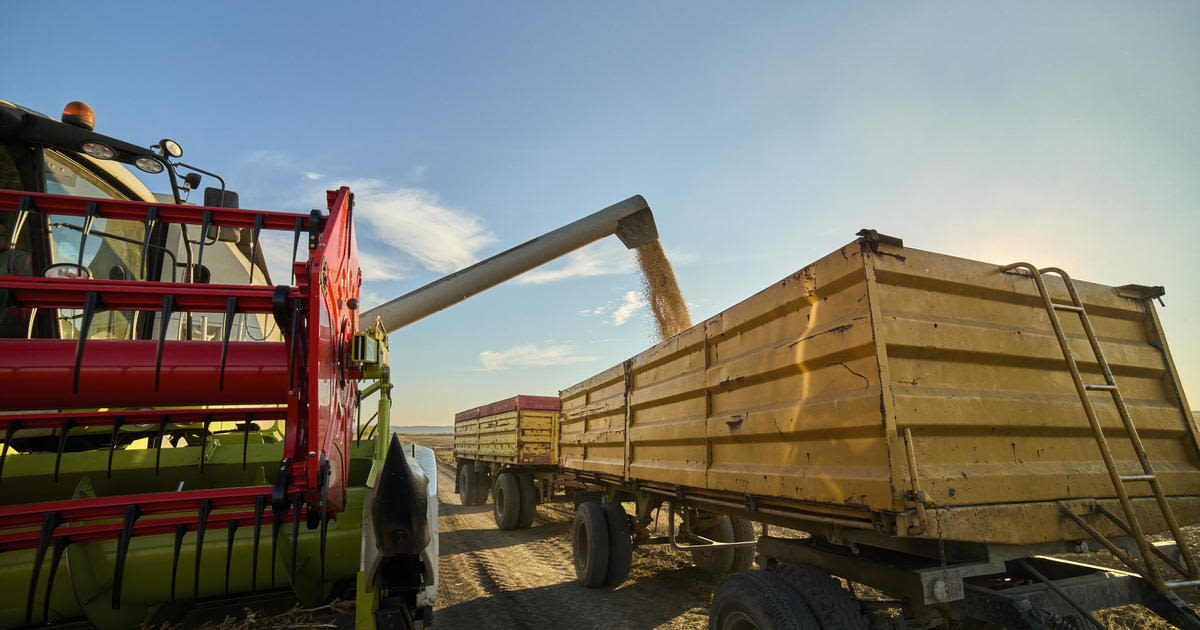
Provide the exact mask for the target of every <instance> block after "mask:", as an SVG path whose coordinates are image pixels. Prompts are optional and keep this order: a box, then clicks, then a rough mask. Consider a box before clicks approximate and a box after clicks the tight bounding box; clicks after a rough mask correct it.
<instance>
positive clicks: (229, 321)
mask: <svg viewBox="0 0 1200 630" xmlns="http://www.w3.org/2000/svg"><path fill="white" fill-rule="evenodd" d="M253 268H254V267H251V269H253ZM236 313H237V298H235V297H233V296H232V295H231V296H229V297H228V298H226V299H225V338H224V339H222V340H221V379H220V382H219V383H218V389H220V390H221V391H225V358H226V357H227V356H228V355H229V334H230V333H231V332H233V316H234V314H236Z"/></svg>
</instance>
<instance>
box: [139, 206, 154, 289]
mask: <svg viewBox="0 0 1200 630" xmlns="http://www.w3.org/2000/svg"><path fill="white" fill-rule="evenodd" d="M142 225H144V226H145V227H146V232H145V235H144V236H142V261H141V264H140V270H141V274H142V279H143V280H145V279H146V255H147V254H149V253H150V233H151V232H153V231H154V227H155V226H156V225H158V206H150V207H149V208H146V220H145V221H142Z"/></svg>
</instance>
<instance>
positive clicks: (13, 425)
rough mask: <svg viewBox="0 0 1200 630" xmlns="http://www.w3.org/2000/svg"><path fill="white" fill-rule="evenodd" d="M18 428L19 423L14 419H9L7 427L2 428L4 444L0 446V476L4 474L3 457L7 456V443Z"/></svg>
mask: <svg viewBox="0 0 1200 630" xmlns="http://www.w3.org/2000/svg"><path fill="white" fill-rule="evenodd" d="M20 430H21V423H20V422H18V421H16V420H9V421H8V427H7V428H5V429H4V446H3V447H0V477H2V476H3V475H4V458H6V457H8V443H9V442H12V439H13V436H14V435H16V433H17V431H20Z"/></svg>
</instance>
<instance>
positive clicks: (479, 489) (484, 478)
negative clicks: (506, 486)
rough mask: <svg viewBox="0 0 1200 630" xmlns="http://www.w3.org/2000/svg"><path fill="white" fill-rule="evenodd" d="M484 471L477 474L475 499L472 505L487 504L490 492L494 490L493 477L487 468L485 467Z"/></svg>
mask: <svg viewBox="0 0 1200 630" xmlns="http://www.w3.org/2000/svg"><path fill="white" fill-rule="evenodd" d="M482 468H483V470H479V471H476V472H475V497H474V498H473V499H472V500H473V501H474V502H473V503H472V504H471V505H483V504H485V503H487V500H488V492H489V491H490V490H491V488H492V477H491V475H489V474H488V470H487V466H486V465H484V466H483V467H482Z"/></svg>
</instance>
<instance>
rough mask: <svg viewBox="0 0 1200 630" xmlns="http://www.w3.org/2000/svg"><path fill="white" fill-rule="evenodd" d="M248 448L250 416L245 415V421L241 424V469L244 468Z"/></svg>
mask: <svg viewBox="0 0 1200 630" xmlns="http://www.w3.org/2000/svg"><path fill="white" fill-rule="evenodd" d="M249 448H250V416H246V422H245V424H243V425H242V470H246V453H247V449H249Z"/></svg>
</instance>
